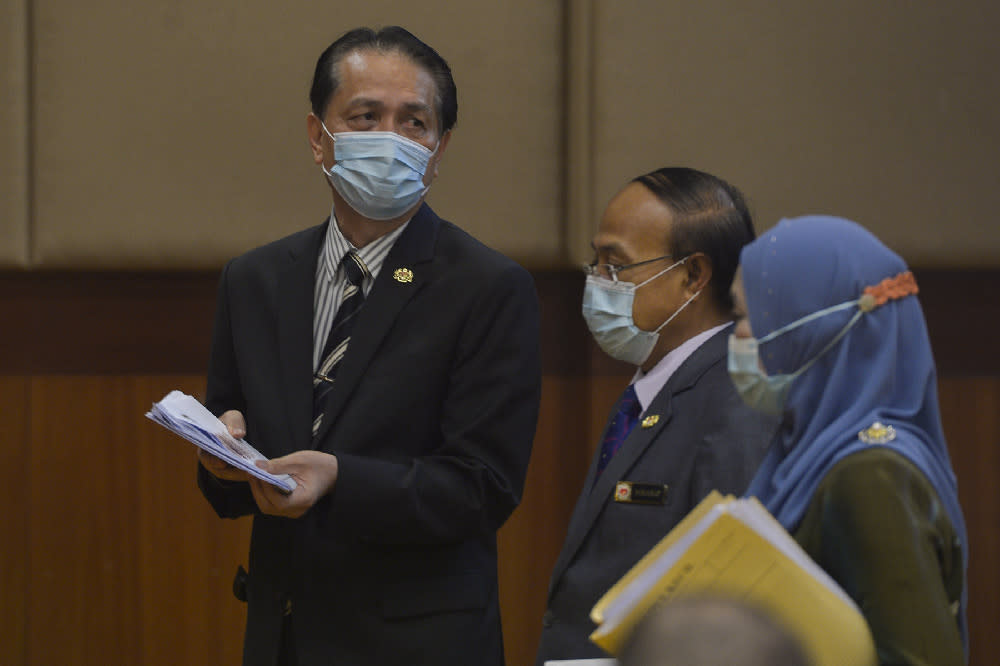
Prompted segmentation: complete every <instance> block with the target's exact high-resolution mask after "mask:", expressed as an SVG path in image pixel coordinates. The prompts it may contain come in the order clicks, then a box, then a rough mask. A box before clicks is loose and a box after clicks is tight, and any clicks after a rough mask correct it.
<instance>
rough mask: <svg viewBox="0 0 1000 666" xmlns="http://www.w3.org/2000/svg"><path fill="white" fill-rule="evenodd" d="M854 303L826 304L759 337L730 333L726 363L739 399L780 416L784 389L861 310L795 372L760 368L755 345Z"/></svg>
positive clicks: (830, 345) (854, 319) (757, 408)
mask: <svg viewBox="0 0 1000 666" xmlns="http://www.w3.org/2000/svg"><path fill="white" fill-rule="evenodd" d="M857 305H858V301H848V302H847V303H841V304H839V305H834V306H832V307H829V308H824V309H823V310H819V311H818V312H814V313H812V314H809V315H806V316H805V317H801V318H799V319H796V320H795V321H793V322H792V323H790V324H787V325H785V326H782V327H781V328H779V329H778V330H776V331H772V332H771V333H769V334H768V335H765V336H764V337H763V338H761V339H760V340H757V338H753V337H746V338H738V337H736V336H735V335H730V336H729V358H728V361H727V367H728V370H729V376H730V378H732V380H733V386H735V387H736V392H737V393H739V394H740V397H741V398H743V402H745V403H746V404H747V405H749V406H750V407H752V408H754V409H756V410H758V411H761V412H764V413H765V414H771V415H773V416H781V414H782V412H784V410H785V399H786V398H787V397H788V390H789V389H790V388H791V386H792V382H793V381H795V379H796V378H797V377H798V376H800V375H801V374H802V373H803V372H805V371H806V370H808V369H809V368H811V367H812V365H813V364H814V363H815V362H816V361H818V360H819V358H820V357H821V356H823V354H825V353H826V352H828V351H829V350H830V349H831V348H832V347H833V346H834V345H835V344H837V342H839V341H840V339H841V338H842V337H844V336H845V335H847V332H848V331H849V330H850V329H851V327H852V326H854V324H856V323H857V322H858V319H860V318H861V315H862V313H863V311H862V310H858V312H857V313H855V315H854V316H853V317H851V319H850V320H849V321H848V322H847V324H846V325H845V326H844V327H843V328H842V329H840V332H839V333H837V335H835V336H834V338H833V339H832V340H830V342H828V343H827V344H826V346H825V347H823V349H821V350H820V351H819V353H817V354H816V355H815V356H813V357H812V358H811V359H809V360H808V361H807V362H806V363H804V364H803V365H802V367H801V368H799V369H798V370H796V371H795V372H790V373H785V374H780V375H768V374H765V372H764V370H763V369H762V368H761V366H760V356H759V355H758V351H757V349H758V347H759V346H760V345H761V344H763V343H765V342H770V341H771V340H774V339H775V338H777V337H778V336H780V335H784V334H785V333H788V332H789V331H791V330H794V329H796V328H798V327H799V326H802V325H803V324H806V323H808V322H810V321H812V320H813V319H818V318H820V317H824V316H826V315H828V314H831V313H833V312H839V311H840V310H845V309H847V308H850V307H855V306H857Z"/></svg>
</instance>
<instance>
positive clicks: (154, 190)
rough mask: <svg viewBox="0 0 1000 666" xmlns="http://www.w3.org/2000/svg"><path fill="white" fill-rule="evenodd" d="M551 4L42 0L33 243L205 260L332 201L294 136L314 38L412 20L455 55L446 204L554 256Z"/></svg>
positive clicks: (172, 260) (52, 253)
mask: <svg viewBox="0 0 1000 666" xmlns="http://www.w3.org/2000/svg"><path fill="white" fill-rule="evenodd" d="M560 7H561V5H560V3H558V2H555V1H554V0H551V1H549V2H543V3H537V2H533V1H532V0H516V1H514V2H506V3H490V4H482V5H480V4H478V3H477V4H475V5H471V6H467V5H461V4H460V5H455V4H454V3H451V2H447V1H445V0H431V2H429V3H424V4H423V5H421V6H420V7H419V11H417V10H416V9H415V8H414V7H413V6H410V5H403V4H402V3H399V2H398V1H395V2H387V1H381V2H379V1H375V2H367V3H362V4H358V5H349V4H348V5H344V4H338V5H336V6H334V5H331V4H329V3H326V4H324V3H314V2H303V1H299V0H295V1H292V2H285V3H273V2H263V1H262V0H251V1H249V2H219V3H204V2H197V1H195V0H180V1H179V2H145V3H127V2H115V1H112V0H95V1H94V2H86V3H79V2H75V1H74V0H37V2H36V3H35V8H34V10H33V18H34V29H35V34H36V37H35V53H34V59H35V67H34V75H35V80H36V90H37V97H36V99H37V126H38V128H39V130H38V133H37V154H36V158H35V162H34V164H35V171H34V173H35V179H36V186H35V205H36V217H37V229H36V232H35V236H34V241H35V247H34V252H35V259H36V261H37V263H38V265H40V266H43V267H54V266H70V267H134V266H154V267H200V266H214V265H218V264H220V263H221V262H222V261H223V260H224V259H225V258H227V257H230V256H232V255H234V254H237V253H239V252H242V251H244V250H246V249H248V248H250V247H253V246H255V245H258V244H261V243H263V242H266V241H269V240H271V239H274V238H277V237H279V236H281V235H284V234H286V233H290V232H292V231H295V230H297V229H300V228H303V227H305V226H309V225H312V224H316V223H318V222H320V221H322V219H323V218H324V217H325V216H326V215H327V213H328V212H329V208H330V197H329V193H328V190H327V185H326V183H325V179H324V176H323V175H322V173H321V172H320V170H319V169H318V168H317V167H316V166H314V165H313V163H312V159H311V156H310V154H309V150H308V144H307V142H306V135H305V116H306V114H307V112H308V102H307V97H308V87H309V83H310V80H311V76H312V69H313V66H314V64H315V61H316V58H317V57H318V55H319V53H320V52H321V51H322V50H323V49H324V48H325V47H326V46H327V45H328V44H329V42H330V41H332V40H333V39H334V38H336V37H337V36H338V35H340V34H341V33H342V32H344V31H345V30H347V29H349V28H352V27H355V26H357V25H362V24H366V25H373V24H377V25H386V24H391V23H400V24H405V25H406V26H407V27H408V28H410V29H411V30H412V31H413V32H414V33H415V34H417V35H418V36H420V37H421V38H423V39H425V40H426V41H427V42H428V43H430V44H431V45H433V46H435V48H437V49H438V50H439V51H440V52H441V53H442V55H444V57H445V58H446V59H447V60H448V61H449V63H450V64H451V65H452V68H453V71H454V75H455V79H456V81H457V83H458V87H459V123H458V128H457V130H456V134H455V137H454V140H453V141H452V142H451V144H450V146H449V149H448V155H447V157H446V159H445V161H444V163H443V165H442V168H441V176H440V178H439V179H438V181H437V182H436V183H435V186H434V188H433V190H432V194H431V197H430V199H431V203H432V204H433V205H434V206H435V208H436V209H437V210H438V212H439V213H440V214H441V215H443V216H444V217H446V218H449V219H451V220H452V221H454V222H456V223H457V224H459V225H460V226H463V227H464V228H466V229H468V230H469V231H470V232H472V233H473V234H475V235H477V236H478V237H480V238H481V239H483V240H484V241H486V242H488V243H490V244H492V245H494V246H496V247H498V248H500V249H501V250H504V251H506V252H507V253H509V254H512V255H514V256H516V257H519V258H526V259H528V260H534V259H536V258H539V259H542V260H544V259H545V258H547V257H552V256H555V255H557V254H559V252H560V250H561V247H560V246H561V238H562V229H561V225H560V221H559V217H560V215H559V211H560V206H561V198H560V193H559V182H558V177H559V176H558V169H557V166H558V165H557V160H558V154H557V151H558V148H559V127H558V118H559V115H558V114H559V100H560V89H559V77H560V76H561V70H560V67H561V65H560V57H559V56H560V25H561V24H560V21H561V15H560V11H561V10H560Z"/></svg>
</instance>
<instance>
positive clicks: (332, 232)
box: [313, 211, 410, 371]
mask: <svg viewBox="0 0 1000 666" xmlns="http://www.w3.org/2000/svg"><path fill="white" fill-rule="evenodd" d="M409 223H410V222H409V220H407V221H406V222H405V223H404V224H403V225H401V226H400V227H399V228H398V229H394V230H393V231H392V232H391V233H388V234H386V235H385V236H382V237H380V238H376V239H375V240H373V241H372V242H371V243H368V245H365V246H364V247H363V248H361V249H358V248H355V247H354V246H353V245H351V243H350V241H348V240H347V239H346V238H344V234H343V233H341V231H340V226H339V225H338V224H337V218H336V217H335V216H334V214H333V212H332V211H331V212H330V225H329V226H328V227H327V231H326V238H325V239H324V241H323V245H322V246H321V247H320V251H319V262H318V263H317V265H316V289H315V293H314V294H313V370H314V371H315V370H316V369H317V368H318V367H319V364H320V363H322V362H323V359H322V356H323V347H324V346H325V345H326V338H327V335H329V334H330V326H331V325H332V324H333V318H334V317H335V316H336V314H337V307H338V306H339V305H340V301H341V297H342V296H343V294H344V288H345V287H346V286H347V277H346V276H345V275H344V274H343V272H342V271H340V270H338V267H339V266H340V260H341V259H343V258H344V255H345V254H347V253H348V252H349V251H351V250H354V251H356V252H357V253H358V256H359V257H361V260H362V261H363V262H365V266H367V267H368V272H369V273H371V277H370V278H365V281H364V284H362V287H361V288H362V289H364V292H365V296H368V294H369V293H370V292H371V290H372V285H373V284H374V283H375V278H377V277H378V274H379V271H380V270H381V269H382V264H383V263H384V262H385V258H386V255H388V254H389V250H391V249H392V246H393V245H395V243H396V239H398V238H399V236H400V234H402V233H403V229H405V228H406V227H407V225H408V224H409Z"/></svg>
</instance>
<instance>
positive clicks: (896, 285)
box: [757, 271, 920, 377]
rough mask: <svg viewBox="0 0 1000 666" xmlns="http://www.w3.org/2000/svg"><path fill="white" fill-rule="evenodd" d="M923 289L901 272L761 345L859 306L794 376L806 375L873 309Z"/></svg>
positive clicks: (779, 331)
mask: <svg viewBox="0 0 1000 666" xmlns="http://www.w3.org/2000/svg"><path fill="white" fill-rule="evenodd" d="M919 291H920V290H919V289H918V287H917V281H916V280H915V279H914V277H913V273H911V272H910V271H906V272H904V273H899V274H898V275H895V276H893V277H891V278H886V279H884V280H882V281H881V282H879V283H878V284H877V285H875V286H874V287H865V289H864V293H863V294H861V296H860V297H859V298H857V299H855V300H853V301H847V302H845V303H840V304H839V305H833V306H830V307H828V308H824V309H822V310H819V311H817V312H814V313H812V314H810V315H806V316H805V317H802V318H801V319H797V320H796V321H793V322H792V323H790V324H786V325H785V326H782V327H781V328H779V329H777V330H776V331H771V332H770V333H768V334H767V335H765V336H764V337H762V338H760V339H759V340H758V341H757V344H758V346H759V345H761V344H763V343H765V342H769V341H771V340H773V339H774V338H776V337H778V336H779V335H784V334H785V333H787V332H788V331H791V330H792V329H795V328H798V327H799V326H802V325H803V324H807V323H809V322H810V321H813V320H814V319H819V318H820V317H825V316H826V315H828V314H831V313H834V312H839V311H840V310H846V309H848V308H850V307H854V306H857V308H858V311H857V312H856V313H854V316H853V317H851V318H850V320H849V321H848V322H847V324H845V325H844V327H843V328H842V329H840V332H839V333H837V335H835V336H834V337H833V339H832V340H830V342H828V343H827V344H826V345H825V346H824V347H823V349H821V350H820V351H819V353H818V354H816V355H815V356H813V357H812V359H811V360H810V361H809V362H808V363H806V364H805V365H803V366H802V367H801V368H799V369H798V370H796V371H795V372H794V373H792V375H793V376H796V377H797V376H798V375H801V374H802V373H803V372H805V371H806V370H808V369H809V368H810V367H812V365H813V364H814V363H816V361H818V360H819V359H820V358H821V357H822V356H823V354H825V353H826V352H828V351H830V349H832V348H833V346H834V345H835V344H837V343H838V342H840V340H841V338H843V337H844V336H845V335H847V332H848V331H849V330H851V327H852V326H854V325H855V324H856V323H858V320H859V319H861V315H863V314H865V313H867V312H871V311H872V310H874V309H876V308H878V307H880V306H882V305H885V304H886V303H887V302H889V301H891V300H897V299H901V298H905V297H906V296H910V295H916V294H917V293H918V292H919Z"/></svg>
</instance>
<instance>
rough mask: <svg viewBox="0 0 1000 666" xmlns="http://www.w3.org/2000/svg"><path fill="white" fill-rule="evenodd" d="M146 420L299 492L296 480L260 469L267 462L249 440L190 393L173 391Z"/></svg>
mask: <svg viewBox="0 0 1000 666" xmlns="http://www.w3.org/2000/svg"><path fill="white" fill-rule="evenodd" d="M146 417H147V418H149V419H151V420H153V421H156V422H157V423H159V424H160V425H161V426H163V427H164V428H166V429H168V430H170V431H171V432H174V433H176V434H178V435H180V436H181V437H183V438H184V439H186V440H187V441H189V442H191V443H192V444H194V445H196V446H198V447H199V448H201V449H204V450H205V451H207V452H209V453H211V454H212V455H213V456H215V457H216V458H219V459H221V460H224V461H226V462H227V463H229V464H230V465H232V466H233V467H236V468H237V469H241V470H243V471H244V472H247V473H248V474H252V475H254V476H256V477H257V478H258V479H263V480H264V481H267V482H268V483H270V484H273V485H275V486H277V487H278V488H280V489H281V490H283V491H285V492H286V493H290V492H292V491H293V490H295V485H296V484H295V480H294V479H293V478H292V477H290V476H288V475H287V474H270V473H268V472H266V471H264V470H262V469H261V468H260V467H257V465H256V461H257V460H267V458H265V457H264V456H263V455H261V453H260V451H258V450H257V449H255V448H253V447H252V446H250V444H249V443H248V442H247V441H246V440H245V439H236V438H235V437H233V436H232V435H230V434H229V430H228V429H227V428H226V424H225V423H223V422H222V421H220V420H219V419H218V418H216V416H215V415H214V414H212V412H210V411H208V410H207V409H205V407H204V405H202V404H201V403H200V402H198V400H197V399H195V398H193V397H192V396H190V395H188V394H186V393H182V392H180V391H171V392H170V393H168V394H167V395H166V396H164V398H163V400H160V401H159V402H157V403H155V404H153V408H152V409H151V410H149V411H148V412H146Z"/></svg>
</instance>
